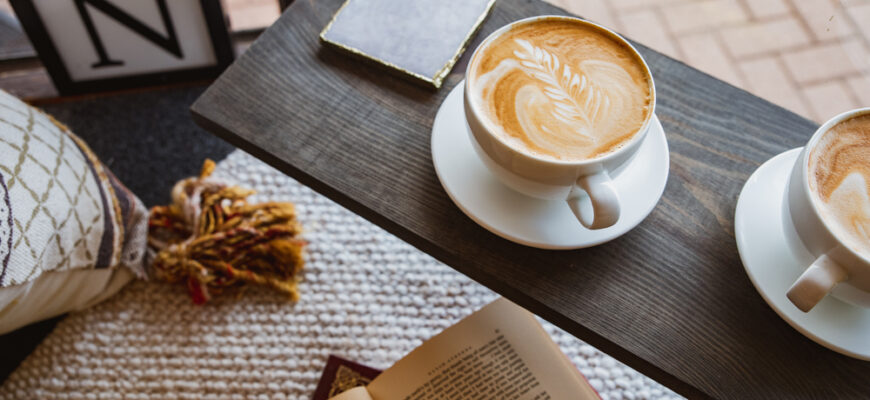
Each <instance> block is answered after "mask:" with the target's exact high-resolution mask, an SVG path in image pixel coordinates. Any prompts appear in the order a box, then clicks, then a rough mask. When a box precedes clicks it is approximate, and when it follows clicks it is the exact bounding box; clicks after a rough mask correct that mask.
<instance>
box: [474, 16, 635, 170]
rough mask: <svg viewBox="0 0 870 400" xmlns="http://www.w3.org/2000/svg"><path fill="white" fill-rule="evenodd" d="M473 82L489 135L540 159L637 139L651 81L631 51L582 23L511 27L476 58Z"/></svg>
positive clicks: (597, 152) (598, 151)
mask: <svg viewBox="0 0 870 400" xmlns="http://www.w3.org/2000/svg"><path fill="white" fill-rule="evenodd" d="M470 75H471V76H470V77H469V79H471V82H470V83H471V85H470V87H471V88H472V98H473V101H474V102H475V103H476V104H477V105H478V109H479V110H480V111H481V112H482V114H483V115H484V117H485V120H486V122H487V123H488V125H490V128H491V129H493V130H494V131H495V132H496V133H497V134H498V135H499V137H500V138H502V139H503V140H504V141H505V142H507V143H508V144H510V145H511V146H512V147H514V148H517V149H519V150H521V151H524V152H526V153H529V154H532V155H535V156H540V157H544V158H551V159H557V160H566V161H578V160H586V159H590V158H595V157H598V156H601V155H604V154H606V153H608V152H610V151H613V150H614V149H617V148H619V147H620V146H621V145H622V144H624V143H625V142H627V141H628V140H629V139H631V138H632V137H633V136H634V135H635V134H636V133H638V131H639V130H640V129H641V128H642V127H643V125H644V123H645V122H646V120H647V119H648V117H649V114H650V112H651V110H650V104H651V82H650V79H649V78H648V74H647V72H646V70H645V68H644V67H643V64H642V62H641V61H640V60H639V58H638V57H637V56H636V54H635V53H634V52H633V50H632V49H630V48H629V47H628V46H627V45H625V44H623V43H621V42H620V41H618V39H616V38H614V37H612V36H611V34H609V33H607V32H605V31H603V30H601V29H600V28H596V27H594V26H590V25H587V24H583V23H580V22H574V21H566V20H561V19H553V20H546V19H545V20H541V21H536V22H533V23H530V24H526V25H519V26H517V27H514V28H512V29H511V30H509V31H507V32H506V33H505V34H503V35H501V36H499V37H497V38H495V39H493V40H492V41H491V42H489V43H487V44H486V45H485V47H484V48H482V49H481V50H479V51H478V53H477V55H475V58H474V60H472V67H471V74H470Z"/></svg>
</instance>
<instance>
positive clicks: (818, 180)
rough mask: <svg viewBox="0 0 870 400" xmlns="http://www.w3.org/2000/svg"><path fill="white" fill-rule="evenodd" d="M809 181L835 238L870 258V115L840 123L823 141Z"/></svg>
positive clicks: (813, 155)
mask: <svg viewBox="0 0 870 400" xmlns="http://www.w3.org/2000/svg"><path fill="white" fill-rule="evenodd" d="M808 178H809V185H810V190H811V191H812V194H813V196H814V199H815V200H816V204H817V205H818V206H819V209H820V211H821V214H822V218H823V219H824V220H825V221H827V222H828V226H829V227H830V228H831V230H832V231H833V232H834V235H836V236H837V237H838V238H839V239H840V240H841V241H843V243H845V244H846V245H847V246H848V247H849V248H851V249H852V250H854V251H855V252H857V253H859V254H861V255H863V256H864V257H867V258H868V259H870V197H868V192H870V115H859V116H856V117H852V118H850V119H847V120H845V121H842V122H839V123H838V124H836V125H834V126H833V127H832V128H831V129H830V130H828V131H827V132H825V134H823V135H822V136H821V137H820V138H819V140H818V142H817V143H816V145H815V147H814V148H813V150H812V151H811V152H810V154H809V176H808Z"/></svg>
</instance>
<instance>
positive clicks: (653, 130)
mask: <svg viewBox="0 0 870 400" xmlns="http://www.w3.org/2000/svg"><path fill="white" fill-rule="evenodd" d="M464 87H465V81H464V80H462V81H460V82H459V83H457V84H456V86H455V87H454V88H453V89H451V91H450V93H448V95H447V96H446V97H445V98H444V101H443V102H442V104H441V106H439V109H438V112H437V114H436V117H435V120H434V122H433V125H432V132H433V134H432V137H431V138H430V149H431V151H432V152H433V154H432V163H433V164H434V167H435V174H436V176H437V177H438V181H439V182H440V183H441V187H442V188H444V191H445V192H446V193H447V196H448V197H449V198H450V200H451V201H452V202H453V204H456V206H457V207H458V208H459V209H460V210H461V211H462V212H463V213H464V214H465V215H467V216H468V217H469V218H471V220H472V221H474V222H475V223H477V224H478V225H480V226H482V227H483V228H485V229H486V230H488V231H490V232H492V233H493V234H495V235H497V236H499V237H501V238H503V239H506V240H509V241H512V242H514V243H518V244H522V245H525V246H529V247H534V248H539V249H544V250H576V249H583V248H587V247H593V246H597V245H600V244H602V243H606V242H609V241H611V240H613V239H616V238H618V237H620V236H622V235H624V234H626V233H627V232H628V231H630V230H632V229H634V228H636V227H637V226H638V225H640V223H641V222H643V221H644V220H645V219H646V218H647V217H648V216H649V214H650V213H652V211H653V210H654V209H655V207H656V205H658V203H659V201H660V200H661V197H662V194H664V190H665V187H666V186H667V181H668V176H669V174H670V149H669V147H668V142H667V137H666V136H665V131H664V127H663V126H662V124H661V121H659V119H658V116H656V115H653V118H652V123H651V124H650V127H649V129H650V131H649V132H647V137H646V138H644V140H643V142H642V143H641V150H639V151H643V148H644V147H646V146H645V145H646V142H648V141H652V140H660V141H661V143H660V145H661V146H662V147H663V148H664V150H665V151H664V152H663V158H662V159H661V161H660V163H661V164H662V166H663V167H662V169H663V170H664V177H663V178H662V184H661V185H659V188H658V190H657V192H656V193H655V200H654V201H651V202H650V203H649V205H647V207H646V209H645V210H644V211H643V212H642V213H641V214H640V215H639V217H638V218H637V219H636V221H634V222H633V223H629V224H627V225H625V226H623V227H622V228H621V229H618V230H613V231H610V232H608V233H606V234H598V233H596V236H597V237H596V239H594V240H590V241H586V242H583V243H582V244H570V245H558V244H553V243H547V242H538V241H529V240H525V239H523V238H520V237H517V236H513V235H511V234H510V233H509V232H504V231H502V230H500V229H497V228H495V227H494V226H492V225H490V224H488V223H486V221H484V220H483V219H481V218H479V217H478V216H477V215H475V213H474V212H472V211H471V210H469V209H468V208H467V207H466V206H464V205H463V203H462V202H461V201H459V199H458V198H457V197H456V195H455V193H453V192H452V191H451V190H450V187H449V186H448V185H447V184H446V183H445V178H444V176H443V175H442V168H439V164H438V163H439V159H438V157H436V155H435V154H434V153H435V148H436V145H435V140H436V137H435V134H434V132H436V130H437V125H438V123H439V118H438V114H441V112H442V108H443V107H444V105H445V104H446V103H447V101H448V99H450V98H451V96H453V95H455V94H454V92H457V91H460V93H459V94H458V95H459V96H460V98H461V94H462V93H461V91H464ZM460 104H461V103H460ZM461 112H462V113H464V110H463V111H461ZM463 123H464V121H463ZM463 134H467V133H463ZM472 151H474V150H473V149H472ZM636 155H637V154H635V156H636ZM635 156H632V159H631V160H629V161H628V163H629V164H628V166H627V167H625V168H628V167H630V163H631V162H633V161H634V160H635V159H636V157H635ZM493 179H495V178H494V177H493ZM614 179H619V175H617V176H616V177H615V178H614ZM578 226H579V225H578ZM590 232H595V231H590Z"/></svg>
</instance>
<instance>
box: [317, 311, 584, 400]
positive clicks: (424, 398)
mask: <svg viewBox="0 0 870 400" xmlns="http://www.w3.org/2000/svg"><path fill="white" fill-rule="evenodd" d="M598 398H599V397H598V394H597V393H596V392H595V390H594V389H592V387H591V386H589V383H588V382H586V379H585V378H583V375H581V374H580V371H578V370H577V369H576V368H575V367H574V365H573V364H571V362H570V361H569V360H568V357H566V356H565V355H564V354H563V353H562V351H561V350H560V349H559V347H558V346H556V343H554V342H553V340H552V339H550V336H549V335H547V332H545V331H544V328H543V327H542V326H541V324H539V323H538V321H537V320H536V319H535V317H534V316H533V315H532V314H531V313H530V312H528V311H526V310H524V309H522V308H521V307H519V306H517V305H516V304H514V303H511V302H510V301H508V300H505V299H503V298H500V299H498V300H496V301H494V302H492V303H490V304H489V305H487V306H486V307H483V308H481V309H480V310H479V311H477V312H476V313H474V314H472V315H470V316H468V317H466V318H465V319H463V320H462V321H460V322H459V323H457V324H456V325H453V326H451V327H450V328H447V330H445V331H444V332H441V333H440V334H439V335H437V336H435V337H434V338H432V339H429V340H428V341H426V343H423V345H422V346H420V347H418V348H417V349H415V350H414V351H412V352H411V353H410V354H408V355H407V356H405V357H404V358H402V359H401V360H399V362H397V363H396V364H395V365H393V366H392V367H391V368H389V369H387V370H386V371H384V372H382V373H381V374H380V375H379V376H378V377H377V378H375V379H374V380H373V381H372V382H371V383H369V385H368V386H365V387H362V386H360V387H356V388H353V389H350V390H348V391H346V392H344V393H341V394H340V395H338V396H335V397H333V398H332V399H333V400H394V399H395V400H429V399H432V400H434V399H511V400H545V399H553V400H556V399H598Z"/></svg>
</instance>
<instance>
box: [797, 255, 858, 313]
mask: <svg viewBox="0 0 870 400" xmlns="http://www.w3.org/2000/svg"><path fill="white" fill-rule="evenodd" d="M848 277H849V274H848V273H846V270H845V269H844V268H843V267H841V266H840V265H839V264H837V263H836V262H835V261H834V260H832V259H831V258H830V257H828V255H827V254H822V255H821V256H820V257H819V258H817V259H816V261H814V262H813V264H812V265H810V267H809V268H807V270H806V271H804V273H803V274H801V276H800V278H798V280H797V281H795V283H794V284H793V285H791V288H790V289H788V293H786V296H787V297H788V299H789V300H791V302H792V303H793V304H794V305H795V306H796V307H797V308H799V309H800V310H801V311H803V312H808V311H810V310H811V309H812V308H813V307H815V306H816V304H818V302H819V301H821V300H822V299H823V298H824V297H825V296H826V295H827V294H828V292H830V291H831V289H833V288H834V286H836V285H837V284H838V283H840V282H842V281H845V280H846V279H848Z"/></svg>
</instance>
